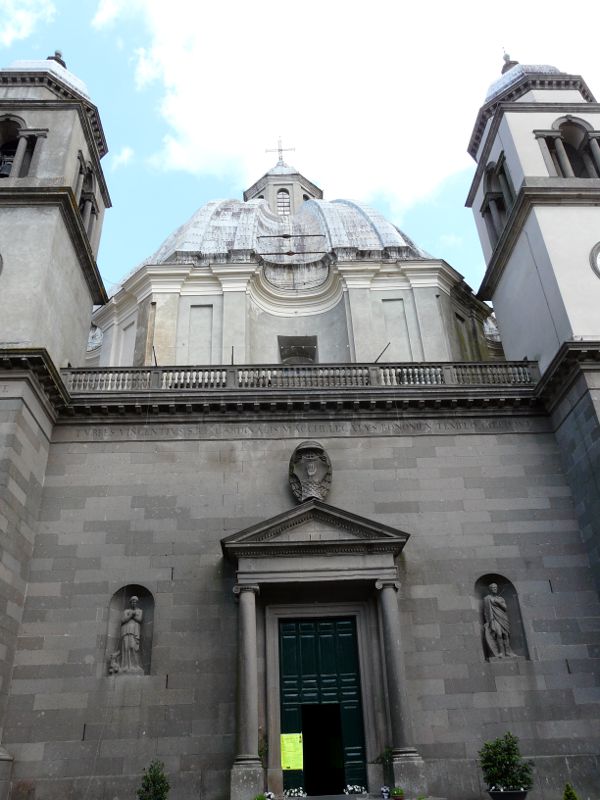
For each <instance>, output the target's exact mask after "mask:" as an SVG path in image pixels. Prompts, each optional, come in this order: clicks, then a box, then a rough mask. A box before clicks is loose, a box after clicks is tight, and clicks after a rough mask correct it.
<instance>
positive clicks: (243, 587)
mask: <svg viewBox="0 0 600 800" xmlns="http://www.w3.org/2000/svg"><path fill="white" fill-rule="evenodd" d="M242 592H252V593H253V594H260V586H259V585H258V584H256V583H237V584H236V585H235V586H234V587H233V593H234V594H235V595H240V594H241V593H242Z"/></svg>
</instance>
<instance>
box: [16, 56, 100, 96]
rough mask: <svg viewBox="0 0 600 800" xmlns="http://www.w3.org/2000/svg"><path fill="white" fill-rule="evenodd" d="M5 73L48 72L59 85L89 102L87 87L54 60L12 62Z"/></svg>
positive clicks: (41, 59)
mask: <svg viewBox="0 0 600 800" xmlns="http://www.w3.org/2000/svg"><path fill="white" fill-rule="evenodd" d="M3 71H6V72H48V73H50V74H51V75H52V77H54V78H57V79H58V80H59V81H60V82H61V83H63V84H65V86H67V87H68V88H69V89H72V90H73V91H74V92H77V94H79V95H81V96H82V97H83V98H84V99H85V100H89V99H90V96H89V93H88V89H87V86H86V85H85V83H84V82H83V81H82V80H80V78H78V77H77V76H76V75H73V73H72V72H69V70H68V69H67V68H66V67H63V66H62V64H60V63H59V62H58V61H56V59H55V58H40V59H31V60H28V61H13V62H12V63H11V64H9V65H8V67H4V70H3Z"/></svg>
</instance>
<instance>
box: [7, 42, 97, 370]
mask: <svg viewBox="0 0 600 800" xmlns="http://www.w3.org/2000/svg"><path fill="white" fill-rule="evenodd" d="M106 152H107V147H106V141H105V138H104V133H103V131H102V125H101V123H100V117H99V114H98V110H97V108H96V107H95V106H94V105H93V104H92V102H91V100H90V98H89V96H88V93H87V89H86V87H85V85H84V84H83V83H82V81H80V80H79V79H78V78H77V77H75V75H73V74H72V73H71V72H69V71H68V70H67V68H66V64H65V62H64V61H63V59H62V55H61V54H60V52H56V53H55V55H53V56H51V57H50V58H48V59H46V60H37V61H16V62H14V63H13V64H11V65H10V66H9V67H7V68H6V69H3V70H0V270H1V271H0V287H1V288H0V348H9V349H11V350H12V349H15V348H17V349H23V348H25V349H32V348H36V349H37V348H44V349H45V350H46V351H47V352H48V354H49V355H50V357H51V359H52V361H53V362H54V365H55V366H56V367H57V368H60V367H64V366H66V365H67V364H68V363H71V364H72V365H73V366H78V365H81V364H82V363H83V357H84V353H85V346H86V342H87V337H88V333H89V328H90V319H91V312H92V306H93V305H94V304H101V303H104V302H105V301H106V293H105V290H104V286H103V284H102V280H101V278H100V275H99V273H98V268H97V266H96V260H95V259H96V253H97V251H98V244H99V241H100V232H101V229H102V219H103V216H104V210H105V208H107V207H108V206H110V197H109V194H108V190H107V188H106V183H105V181H104V176H103V174H102V168H101V166H100V159H101V158H102V156H103V155H105V153H106Z"/></svg>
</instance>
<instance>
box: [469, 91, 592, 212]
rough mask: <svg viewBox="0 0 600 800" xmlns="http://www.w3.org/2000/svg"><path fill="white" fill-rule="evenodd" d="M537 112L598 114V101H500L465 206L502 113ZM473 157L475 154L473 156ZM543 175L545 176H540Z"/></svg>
mask: <svg viewBox="0 0 600 800" xmlns="http://www.w3.org/2000/svg"><path fill="white" fill-rule="evenodd" d="M539 112H554V113H555V114H558V115H562V114H577V115H580V116H584V115H585V114H589V113H590V112H591V113H595V114H600V103H500V104H499V105H498V107H497V108H496V110H495V111H494V115H493V119H492V123H491V125H490V129H489V131H488V133H487V135H486V137H485V145H484V147H483V150H482V151H481V154H480V155H479V158H478V159H477V169H476V170H475V175H474V176H473V180H472V181H471V186H470V188H469V194H468V195H467V199H466V201H465V206H466V207H467V208H471V207H472V206H473V203H474V202H475V195H476V194H477V190H478V189H479V184H480V183H481V179H482V177H483V174H484V172H485V168H486V167H487V164H488V161H489V158H490V152H491V150H492V147H493V146H494V142H495V141H496V136H497V135H498V130H499V128H500V123H501V122H502V119H503V118H504V115H505V114H507V113H509V114H514V113H518V114H537V113H539ZM474 158H475V156H474ZM540 177H545V176H540Z"/></svg>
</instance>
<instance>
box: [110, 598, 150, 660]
mask: <svg viewBox="0 0 600 800" xmlns="http://www.w3.org/2000/svg"><path fill="white" fill-rule="evenodd" d="M138 603H139V599H138V598H137V597H136V596H135V595H134V596H133V597H130V598H129V608H126V609H125V611H123V614H122V615H121V633H120V641H119V649H118V650H116V651H115V652H114V653H111V654H110V659H109V664H108V672H109V675H143V674H144V670H143V668H142V665H141V662H140V637H141V633H142V617H143V613H142V609H141V608H139V607H138Z"/></svg>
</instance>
